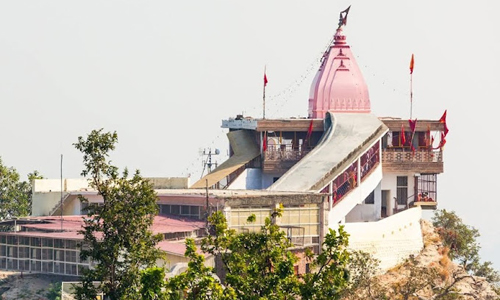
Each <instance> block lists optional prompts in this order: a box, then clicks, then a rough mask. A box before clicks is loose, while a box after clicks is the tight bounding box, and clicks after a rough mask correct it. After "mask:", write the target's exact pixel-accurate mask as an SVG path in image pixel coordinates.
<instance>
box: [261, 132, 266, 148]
mask: <svg viewBox="0 0 500 300" xmlns="http://www.w3.org/2000/svg"><path fill="white" fill-rule="evenodd" d="M266 150H267V132H264V139H263V140H262V152H266Z"/></svg>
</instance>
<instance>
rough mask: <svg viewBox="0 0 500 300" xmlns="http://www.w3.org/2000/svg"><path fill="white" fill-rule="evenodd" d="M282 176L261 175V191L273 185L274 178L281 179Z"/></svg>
mask: <svg viewBox="0 0 500 300" xmlns="http://www.w3.org/2000/svg"><path fill="white" fill-rule="evenodd" d="M282 175H283V174H279V173H275V174H273V173H262V189H263V190H264V189H267V188H268V187H270V186H271V185H272V184H273V183H274V178H276V177H281V176H282Z"/></svg>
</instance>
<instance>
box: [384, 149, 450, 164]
mask: <svg viewBox="0 0 500 300" xmlns="http://www.w3.org/2000/svg"><path fill="white" fill-rule="evenodd" d="M382 161H383V162H443V152H442V151H439V150H438V151H435V150H431V151H429V150H416V151H411V150H406V149H404V150H403V149H384V151H382Z"/></svg>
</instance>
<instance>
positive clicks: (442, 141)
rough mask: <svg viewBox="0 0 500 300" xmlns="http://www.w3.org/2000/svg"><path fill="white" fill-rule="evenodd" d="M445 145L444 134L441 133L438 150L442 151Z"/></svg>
mask: <svg viewBox="0 0 500 300" xmlns="http://www.w3.org/2000/svg"><path fill="white" fill-rule="evenodd" d="M445 144H446V134H444V133H442V132H441V142H440V143H439V148H440V149H441V150H442V149H443V147H444V145H445Z"/></svg>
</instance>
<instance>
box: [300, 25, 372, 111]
mask: <svg viewBox="0 0 500 300" xmlns="http://www.w3.org/2000/svg"><path fill="white" fill-rule="evenodd" d="M328 111H331V112H337V113H338V112H367V113H368V112H370V111H371V108H370V97H369V95H368V86H367V85H366V82H365V80H364V78H363V75H362V74H361V70H360V69H359V67H358V64H357V63H356V60H355V59H354V55H353V53H352V51H351V48H350V47H349V45H347V43H346V37H345V35H344V34H343V33H342V27H340V28H338V29H337V32H336V33H335V36H334V43H333V45H331V46H330V48H329V50H328V51H327V52H325V55H324V56H323V60H322V64H321V66H320V68H319V70H318V73H316V76H315V77H314V80H313V82H312V84H311V90H310V95H309V111H308V115H309V118H313V119H316V118H320V119H323V118H324V117H325V115H326V113H327V112H328Z"/></svg>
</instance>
